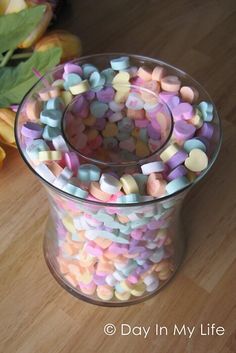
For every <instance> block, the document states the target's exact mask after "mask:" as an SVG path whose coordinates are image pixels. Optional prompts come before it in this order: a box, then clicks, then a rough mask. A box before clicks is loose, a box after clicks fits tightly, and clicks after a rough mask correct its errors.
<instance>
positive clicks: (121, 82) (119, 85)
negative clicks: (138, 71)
mask: <svg viewBox="0 0 236 353" xmlns="http://www.w3.org/2000/svg"><path fill="white" fill-rule="evenodd" d="M129 79H130V75H129V73H128V72H126V71H120V72H119V73H118V74H117V75H116V76H115V77H114V78H113V81H112V85H113V87H114V88H115V90H117V91H122V92H123V93H126V92H129V90H130V83H129Z"/></svg>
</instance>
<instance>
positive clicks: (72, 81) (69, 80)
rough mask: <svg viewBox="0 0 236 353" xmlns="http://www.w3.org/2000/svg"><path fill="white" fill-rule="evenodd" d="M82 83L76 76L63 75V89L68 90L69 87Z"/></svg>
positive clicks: (70, 74)
mask: <svg viewBox="0 0 236 353" xmlns="http://www.w3.org/2000/svg"><path fill="white" fill-rule="evenodd" d="M81 81H82V78H81V77H80V76H79V75H78V74H74V73H69V74H66V75H65V82H64V88H65V89H66V90H68V89H69V88H70V87H71V86H75V85H77V84H78V83H80V82H81Z"/></svg>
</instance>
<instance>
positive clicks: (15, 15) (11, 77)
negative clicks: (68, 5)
mask: <svg viewBox="0 0 236 353" xmlns="http://www.w3.org/2000/svg"><path fill="white" fill-rule="evenodd" d="M59 3H60V1H53V0H48V1H44V0H1V2H0V82H1V84H0V144H1V145H9V146H12V147H16V144H15V139H14V120H15V114H16V111H17V108H18V104H19V103H20V101H21V100H22V98H23V97H24V95H25V93H26V92H27V91H28V90H29V89H30V87H32V85H33V84H34V83H35V82H36V81H37V79H38V77H37V76H36V75H35V74H34V72H35V71H36V70H37V72H40V74H42V75H43V74H44V73H45V72H46V71H47V70H49V69H50V68H52V67H54V66H56V65H57V64H59V63H62V62H65V61H68V60H71V59H73V58H75V57H78V56H80V55H81V52H82V49H81V41H80V39H79V38H78V37H77V36H76V35H74V34H71V33H69V32H67V31H62V30H55V31H52V32H49V33H46V31H47V29H48V26H49V25H50V23H51V21H52V19H53V17H54V14H55V11H57V8H58V5H59ZM1 145H0V168H1V166H2V164H3V160H4V159H5V157H6V153H5V151H4V149H3V147H2V146H1Z"/></svg>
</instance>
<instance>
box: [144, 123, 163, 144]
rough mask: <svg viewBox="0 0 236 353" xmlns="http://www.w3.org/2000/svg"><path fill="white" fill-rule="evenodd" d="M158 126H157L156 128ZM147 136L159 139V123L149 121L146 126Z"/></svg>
mask: <svg viewBox="0 0 236 353" xmlns="http://www.w3.org/2000/svg"><path fill="white" fill-rule="evenodd" d="M158 127H159V128H158ZM147 132H148V136H149V137H150V138H151V139H153V140H159V139H160V138H161V128H160V125H159V124H158V123H157V124H154V126H153V124H152V123H149V124H148V127H147Z"/></svg>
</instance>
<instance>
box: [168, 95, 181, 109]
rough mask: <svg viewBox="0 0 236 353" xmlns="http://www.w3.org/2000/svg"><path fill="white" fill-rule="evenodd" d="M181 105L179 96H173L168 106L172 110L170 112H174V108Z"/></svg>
mask: <svg viewBox="0 0 236 353" xmlns="http://www.w3.org/2000/svg"><path fill="white" fill-rule="evenodd" d="M179 104H180V99H179V97H178V96H173V97H171V98H170V99H169V100H168V102H167V105H168V107H169V108H170V110H171V111H172V110H173V109H174V108H176V107H177V106H178V105H179Z"/></svg>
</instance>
